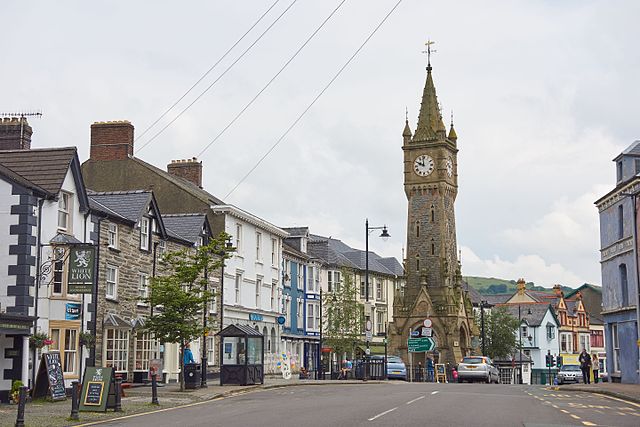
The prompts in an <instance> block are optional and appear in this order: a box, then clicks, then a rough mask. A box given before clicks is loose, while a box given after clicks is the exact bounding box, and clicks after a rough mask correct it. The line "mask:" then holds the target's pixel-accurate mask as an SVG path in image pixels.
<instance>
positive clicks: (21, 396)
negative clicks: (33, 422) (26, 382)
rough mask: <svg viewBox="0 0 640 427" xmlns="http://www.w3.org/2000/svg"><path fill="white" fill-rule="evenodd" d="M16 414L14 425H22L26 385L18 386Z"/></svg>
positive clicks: (19, 426) (22, 426)
mask: <svg viewBox="0 0 640 427" xmlns="http://www.w3.org/2000/svg"><path fill="white" fill-rule="evenodd" d="M18 399H19V400H18V415H17V416H16V427H24V406H25V404H26V403H27V387H26V386H22V387H20V394H19V397H18Z"/></svg>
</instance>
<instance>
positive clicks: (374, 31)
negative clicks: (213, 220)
mask: <svg viewBox="0 0 640 427" xmlns="http://www.w3.org/2000/svg"><path fill="white" fill-rule="evenodd" d="M400 3H402V0H398V2H397V3H396V4H395V5H394V6H393V7H392V8H391V10H390V11H389V12H388V13H387V14H386V15H385V17H384V18H382V21H380V23H379V24H378V25H377V26H376V27H375V28H374V29H373V31H372V32H371V34H369V36H368V37H367V38H366V39H365V40H364V42H362V44H361V45H360V47H358V49H356V51H355V52H354V53H353V55H351V57H350V58H349V59H348V60H347V62H345V64H344V65H343V66H342V67H341V68H340V69H339V70H338V72H337V73H336V74H335V75H334V76H333V78H332V79H331V80H329V83H327V84H326V85H325V87H324V88H323V89H322V90H321V91H320V93H318V95H316V97H315V98H314V99H313V101H311V103H310V104H309V105H308V106H307V108H305V109H304V111H302V113H301V114H300V115H299V116H298V117H297V118H296V119H295V120H294V121H293V123H292V124H291V125H290V126H289V127H288V128H287V130H286V131H285V132H284V133H283V134H282V135H281V136H280V138H278V139H277V140H276V142H275V143H274V144H273V145H272V146H271V147H270V148H269V149H268V150H267V152H266V153H265V154H264V155H263V156H262V157H261V158H260V160H258V161H257V162H256V164H255V165H253V167H252V168H251V169H249V171H248V172H247V173H246V174H245V175H244V176H243V177H242V179H241V180H240V181H239V182H238V183H237V184H236V185H235V186H234V187H233V188H232V189H231V191H229V192H228V193H227V195H226V196H224V200H226V199H227V198H228V197H229V196H230V195H231V194H233V192H234V191H236V189H237V188H238V187H239V186H240V184H242V183H243V182H244V181H245V180H246V179H247V178H248V177H249V175H251V174H252V173H253V171H254V170H256V169H257V168H258V166H260V164H261V163H262V162H263V161H264V159H266V158H267V156H268V155H269V154H271V152H272V151H273V150H274V149H275V148H276V147H277V146H278V144H280V142H282V140H283V139H284V138H285V137H286V136H287V135H288V134H289V132H291V130H292V129H293V128H294V127H295V126H296V125H297V124H298V122H299V121H300V120H301V119H302V118H303V117H304V115H305V114H307V112H308V111H309V110H310V109H311V107H313V105H314V104H315V103H316V101H318V99H320V97H321V96H322V95H323V94H324V93H325V92H326V91H327V89H329V87H330V86H331V85H332V84H333V82H334V81H335V80H336V79H337V78H338V77H339V76H340V74H342V72H343V71H344V69H345V68H347V66H348V65H349V64H350V63H351V61H353V59H354V58H355V57H356V55H357V54H358V53H359V52H360V51H361V50H362V48H364V46H365V45H366V44H367V43H368V42H369V40H370V39H371V38H372V37H373V36H374V34H375V33H376V32H378V29H380V27H382V25H383V24H384V23H385V22H386V21H387V19H388V18H389V16H391V14H392V13H393V12H394V11H395V10H396V9H397V8H398V6H399V5H400Z"/></svg>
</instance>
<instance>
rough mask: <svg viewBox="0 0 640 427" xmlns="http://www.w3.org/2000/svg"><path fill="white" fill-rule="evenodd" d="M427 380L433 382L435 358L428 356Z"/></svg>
mask: <svg viewBox="0 0 640 427" xmlns="http://www.w3.org/2000/svg"><path fill="white" fill-rule="evenodd" d="M427 381H429V382H430V383H432V382H433V359H432V358H430V357H427Z"/></svg>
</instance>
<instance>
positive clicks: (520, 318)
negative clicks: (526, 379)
mask: <svg viewBox="0 0 640 427" xmlns="http://www.w3.org/2000/svg"><path fill="white" fill-rule="evenodd" d="M518 359H519V361H520V364H519V366H518V370H519V371H520V378H519V379H518V384H522V316H521V314H520V304H518Z"/></svg>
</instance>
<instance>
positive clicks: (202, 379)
mask: <svg viewBox="0 0 640 427" xmlns="http://www.w3.org/2000/svg"><path fill="white" fill-rule="evenodd" d="M232 247H233V246H232V244H231V237H229V238H228V239H227V240H226V241H225V243H224V247H223V248H222V250H221V251H219V252H217V253H216V255H218V256H220V257H221V258H222V267H221V272H220V274H221V276H220V330H222V316H223V313H224V299H223V296H224V260H225V256H226V253H227V250H230V249H231V248H232ZM204 276H205V278H206V280H205V282H204V291H205V292H207V290H208V285H209V272H208V269H207V265H205V268H204ZM203 311H204V312H203V315H202V324H203V332H202V357H201V362H202V366H201V367H200V370H201V374H200V387H201V388H207V333H208V332H207V318H208V317H209V316H208V315H209V308H208V307H207V305H206V303H205V307H204V310H203Z"/></svg>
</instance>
